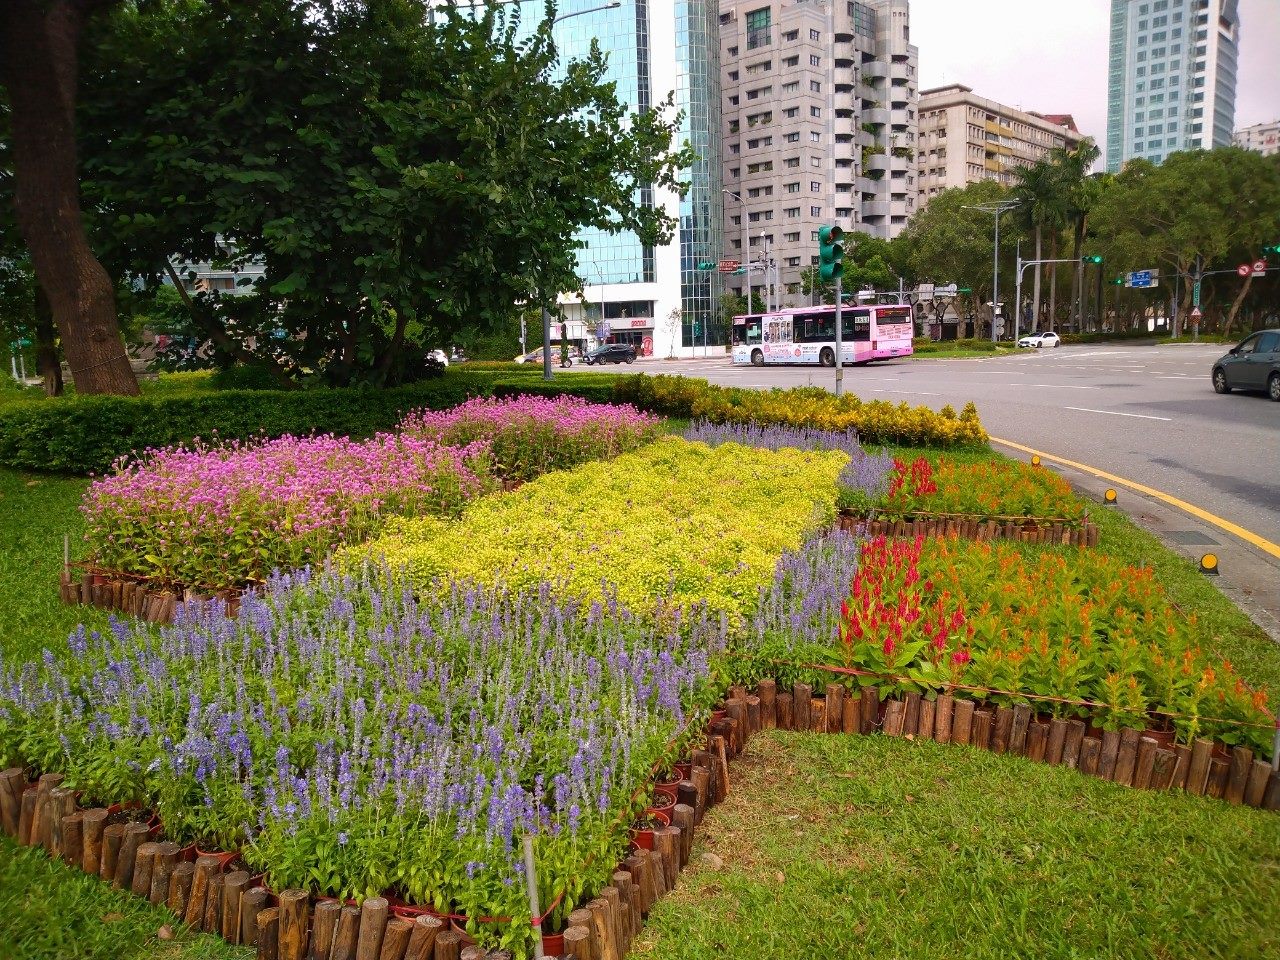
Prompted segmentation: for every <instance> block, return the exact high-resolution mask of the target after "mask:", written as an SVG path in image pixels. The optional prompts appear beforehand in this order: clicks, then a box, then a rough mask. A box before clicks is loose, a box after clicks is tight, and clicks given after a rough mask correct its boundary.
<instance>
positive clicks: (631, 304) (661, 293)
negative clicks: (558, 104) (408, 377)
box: [521, 0, 725, 357]
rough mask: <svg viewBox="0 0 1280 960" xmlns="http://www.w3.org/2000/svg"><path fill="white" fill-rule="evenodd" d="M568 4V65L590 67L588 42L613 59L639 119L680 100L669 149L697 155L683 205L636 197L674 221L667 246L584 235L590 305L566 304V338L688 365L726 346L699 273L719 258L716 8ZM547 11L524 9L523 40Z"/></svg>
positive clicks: (534, 1) (582, 301)
mask: <svg viewBox="0 0 1280 960" xmlns="http://www.w3.org/2000/svg"><path fill="white" fill-rule="evenodd" d="M606 2H607V0H561V2H560V5H559V8H558V10H557V15H558V16H559V17H561V18H565V17H566V15H567V14H572V13H574V12H576V11H578V10H593V12H592V13H586V14H583V15H581V16H571V17H567V18H565V19H562V20H561V21H560V22H558V23H557V24H556V26H555V33H554V36H555V40H556V44H557V46H558V48H559V51H560V56H561V60H562V61H568V60H571V59H578V58H582V57H584V56H586V54H587V53H588V52H589V50H590V48H591V42H592V41H593V40H595V41H596V42H598V43H599V45H600V48H601V50H602V51H603V52H604V53H605V54H606V55H607V58H608V72H607V76H606V79H608V80H609V81H612V82H613V83H615V84H616V90H617V96H618V98H619V100H621V101H622V102H623V103H625V104H627V105H628V106H629V107H630V108H631V109H633V110H636V111H643V110H648V109H650V108H651V107H652V106H653V105H654V104H655V103H661V102H662V101H663V100H665V99H666V96H667V94H668V93H674V94H675V103H676V107H677V109H678V110H679V111H680V112H681V113H682V115H683V120H682V124H681V128H680V130H679V132H678V134H677V142H675V143H673V144H672V146H673V147H679V146H680V145H682V144H684V143H688V144H689V145H690V146H691V147H692V148H693V150H694V152H695V153H696V154H697V159H695V161H694V163H693V165H692V166H691V167H690V168H688V169H687V170H684V171H682V172H681V175H680V179H681V180H682V181H684V182H687V183H688V184H689V190H688V192H687V194H686V195H685V197H684V198H683V199H681V198H680V197H679V196H678V194H676V193H675V192H674V191H670V190H666V189H663V188H660V187H649V186H645V187H642V188H641V202H643V203H646V204H652V205H655V206H659V207H661V208H663V209H664V210H665V211H666V212H667V213H668V214H669V215H670V216H672V217H673V218H675V219H676V220H677V221H678V224H679V226H678V228H677V230H676V233H675V236H674V238H673V240H672V242H671V243H669V244H667V245H665V246H662V247H657V248H654V247H647V246H645V245H644V244H642V243H641V242H640V240H639V238H638V237H636V236H635V235H634V234H632V233H619V234H609V233H607V232H605V231H602V230H597V229H592V228H587V229H583V230H581V231H580V232H579V234H578V239H579V240H580V241H582V242H583V244H585V246H584V247H583V248H582V249H581V250H579V251H578V275H579V276H580V277H581V278H582V281H583V288H584V289H583V296H582V297H581V298H579V297H578V296H576V295H564V296H562V297H561V298H560V308H561V311H562V313H563V314H564V316H565V318H566V320H567V321H568V322H569V327H570V332H569V335H570V337H572V338H574V339H579V338H581V337H583V336H586V337H597V336H601V335H603V336H607V337H608V339H610V340H613V341H615V342H616V341H622V342H629V343H634V344H635V346H636V349H637V351H638V352H639V353H641V354H642V355H652V356H659V357H667V356H691V355H700V354H701V353H702V350H703V347H704V343H705V345H706V346H707V347H708V348H709V347H711V346H715V345H722V344H724V343H725V334H724V327H723V323H722V321H721V317H720V310H719V303H720V293H721V290H722V284H721V278H720V275H719V274H718V273H717V272H715V271H703V270H699V269H698V264H699V263H704V262H709V261H715V260H717V259H718V258H719V257H720V256H721V255H722V244H721V202H722V197H721V194H720V98H719V77H720V64H719V39H718V26H717V16H718V7H715V6H712V5H711V3H710V0H621V2H620V4H619V6H617V7H615V8H611V9H601V10H595V9H594V8H596V7H603V6H604V4H605V3H606ZM543 10H544V5H543V3H542V0H526V2H524V3H522V4H521V14H522V16H523V18H524V24H525V25H526V27H527V28H528V29H530V30H531V29H533V27H534V25H535V24H536V22H537V21H538V19H539V18H540V17H541V16H542V12H543Z"/></svg>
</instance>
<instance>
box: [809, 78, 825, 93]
mask: <svg viewBox="0 0 1280 960" xmlns="http://www.w3.org/2000/svg"><path fill="white" fill-rule="evenodd" d="M809 92H810V93H821V92H822V84H821V83H819V82H818V81H817V80H810V81H809Z"/></svg>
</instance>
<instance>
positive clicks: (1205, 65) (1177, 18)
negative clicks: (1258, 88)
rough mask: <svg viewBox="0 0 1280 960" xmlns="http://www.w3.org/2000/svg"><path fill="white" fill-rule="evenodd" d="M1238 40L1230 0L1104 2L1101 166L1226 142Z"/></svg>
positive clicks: (1113, 167) (1110, 168)
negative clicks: (1107, 40)
mask: <svg viewBox="0 0 1280 960" xmlns="http://www.w3.org/2000/svg"><path fill="white" fill-rule="evenodd" d="M1239 44H1240V12H1239V3H1238V0H1111V45H1110V51H1109V53H1110V56H1109V65H1108V75H1107V144H1106V161H1107V170H1108V171H1111V172H1113V173H1114V172H1116V171H1118V170H1119V169H1120V168H1121V167H1123V166H1124V164H1125V163H1126V162H1127V161H1129V160H1131V159H1133V158H1134V157H1142V158H1144V159H1147V160H1150V161H1152V162H1154V163H1160V162H1161V161H1162V160H1164V158H1165V157H1167V156H1168V155H1169V154H1170V153H1173V152H1174V151H1176V150H1197V149H1203V150H1208V149H1212V148H1213V147H1222V146H1228V145H1230V143H1231V135H1232V131H1233V129H1234V127H1235V102H1236V59H1237V55H1238V52H1239Z"/></svg>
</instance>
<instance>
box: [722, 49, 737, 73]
mask: <svg viewBox="0 0 1280 960" xmlns="http://www.w3.org/2000/svg"><path fill="white" fill-rule="evenodd" d="M725 53H727V54H729V56H731V57H736V56H737V55H738V48H737V47H730V48H729V49H728V50H726V51H725ZM733 79H735V80H737V79H738V78H737V77H736V76H735V77H734V78H733Z"/></svg>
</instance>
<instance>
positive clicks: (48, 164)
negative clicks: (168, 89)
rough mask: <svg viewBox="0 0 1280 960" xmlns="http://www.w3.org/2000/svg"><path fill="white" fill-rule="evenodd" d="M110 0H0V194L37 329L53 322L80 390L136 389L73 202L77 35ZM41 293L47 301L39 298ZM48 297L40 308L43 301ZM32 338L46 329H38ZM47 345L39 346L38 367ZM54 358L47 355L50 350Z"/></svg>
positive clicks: (76, 199) (109, 295) (105, 286)
mask: <svg viewBox="0 0 1280 960" xmlns="http://www.w3.org/2000/svg"><path fill="white" fill-rule="evenodd" d="M118 2H119V0H7V2H5V3H2V4H0V87H2V88H3V90H2V95H3V98H4V102H3V103H0V128H5V129H0V143H3V144H7V145H8V147H9V149H7V150H3V151H0V170H3V171H5V172H6V173H11V174H12V176H2V177H0V181H3V182H0V194H2V193H9V192H11V197H10V196H0V202H3V203H5V205H6V206H8V205H9V202H10V200H11V201H12V206H13V209H14V211H15V213H16V218H17V224H18V227H19V228H20V230H21V233H22V236H23V238H24V239H25V241H26V245H27V248H28V250H29V251H30V259H31V264H32V267H33V269H34V271H35V274H36V276H37V277H38V278H39V284H40V298H41V300H40V302H41V308H40V309H39V310H38V311H37V314H38V316H39V317H40V318H42V319H41V320H40V324H41V326H42V328H43V327H44V325H45V319H43V318H46V317H47V318H48V322H49V323H56V324H57V329H58V332H59V333H60V334H61V337H62V346H63V348H64V349H65V351H66V355H67V362H68V363H69V364H70V366H71V373H72V376H73V377H74V378H75V381H76V389H77V391H79V392H80V393H120V394H136V393H137V392H138V381H137V378H136V377H135V376H134V374H133V369H132V368H131V367H130V366H129V358H128V356H126V354H125V350H124V342H123V341H122V339H121V337H120V327H119V323H118V321H117V317H116V305H115V296H114V290H113V285H112V280H111V277H110V275H109V274H108V273H107V271H106V270H105V269H104V268H103V266H102V264H101V263H100V262H99V261H98V258H97V256H96V255H95V253H94V251H93V249H92V248H91V247H90V245H89V238H88V235H87V234H86V231H85V226H84V222H83V219H82V217H81V210H80V195H79V190H78V170H77V153H76V104H77V94H78V92H79V90H78V84H77V78H78V74H79V57H80V54H79V49H80V41H81V33H82V31H83V29H84V27H85V24H86V22H87V21H88V20H89V18H90V17H91V16H93V15H94V14H95V13H97V12H99V11H102V10H105V9H107V8H109V7H111V6H113V5H114V4H116V3H118ZM46 297H47V299H46ZM45 303H47V304H48V311H46V310H45V309H44V307H43V304H45ZM45 334H46V335H44V336H42V337H41V340H42V343H44V344H46V346H47V345H48V344H50V343H51V342H52V337H50V336H48V335H47V331H45ZM50 355H51V354H50V352H49V350H48V349H42V357H43V359H42V361H41V366H42V368H43V367H45V365H46V363H47V362H48V360H49V357H50ZM52 356H53V357H54V358H55V359H56V354H52Z"/></svg>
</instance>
